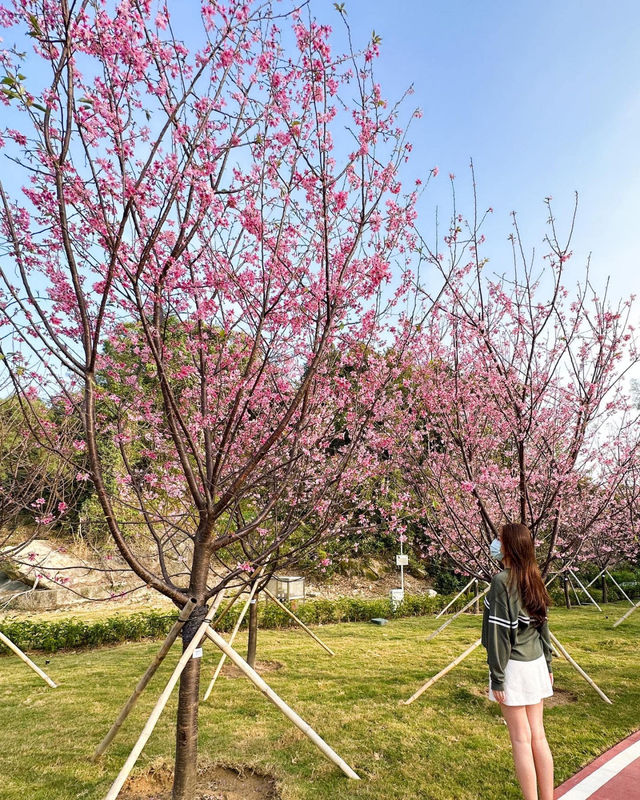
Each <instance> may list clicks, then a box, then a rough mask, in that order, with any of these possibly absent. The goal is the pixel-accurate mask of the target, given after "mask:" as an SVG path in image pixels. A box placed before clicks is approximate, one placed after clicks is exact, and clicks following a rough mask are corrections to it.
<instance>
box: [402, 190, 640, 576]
mask: <svg viewBox="0 0 640 800" xmlns="http://www.w3.org/2000/svg"><path fill="white" fill-rule="evenodd" d="M474 188H475V186H474ZM548 203H549V201H548ZM490 211H491V209H489V211H488V212H487V213H490ZM483 221H484V217H482V216H481V215H479V214H477V213H476V214H475V216H474V217H473V218H472V221H471V222H470V223H467V222H465V220H464V219H463V217H462V215H459V214H457V213H456V214H455V216H454V218H453V220H452V223H451V226H450V229H449V232H448V235H447V236H446V237H445V243H446V245H447V246H448V259H447V258H445V255H444V253H438V252H433V251H431V250H429V251H428V252H429V257H430V259H431V262H432V263H433V264H435V265H436V266H437V265H439V264H441V263H446V262H447V260H448V261H449V263H450V264H451V266H452V271H451V275H450V276H445V279H446V283H447V286H446V290H445V292H444V294H443V296H442V298H441V299H440V301H439V302H438V303H437V306H436V310H435V312H434V314H433V316H432V317H431V321H430V323H429V324H427V325H425V326H424V329H423V331H422V332H421V335H420V338H419V340H418V341H419V344H418V345H417V346H416V347H415V348H414V349H412V351H411V354H410V356H409V360H410V365H411V373H410V375H409V377H408V379H407V380H406V384H405V388H404V391H405V393H406V401H405V407H404V409H403V411H402V412H398V415H397V417H396V421H395V424H396V430H397V431H398V435H397V436H396V437H395V439H394V441H395V447H394V460H395V463H396V464H397V465H401V469H402V474H403V480H404V481H405V482H406V485H407V487H408V488H409V489H410V491H409V492H408V496H407V497H406V498H405V500H406V502H405V503H403V504H400V505H399V507H398V514H397V517H398V519H399V520H400V519H402V518H403V514H404V519H405V522H406V520H407V519H409V520H412V521H413V527H414V529H417V530H419V531H421V533H422V536H421V537H420V535H419V538H420V539H421V548H422V550H423V553H424V554H430V555H442V553H443V552H444V553H446V554H447V556H448V557H449V558H450V559H451V561H452V562H453V564H455V566H456V567H457V568H458V569H459V570H460V571H462V572H464V573H466V574H468V575H470V576H475V577H477V578H482V579H489V578H490V576H491V575H492V574H493V572H494V571H495V562H492V560H491V558H490V555H489V543H490V541H491V540H492V539H493V538H494V537H495V536H496V535H497V533H498V530H499V527H500V525H501V524H502V523H503V522H505V521H514V522H521V523H523V524H525V525H527V526H528V527H529V528H530V530H531V532H532V535H533V537H534V540H535V544H536V547H537V549H538V554H539V560H540V564H541V568H542V571H543V574H545V575H546V574H547V573H548V572H549V570H550V569H551V568H552V567H554V566H555V565H556V559H557V558H558V557H559V556H561V557H562V563H563V564H567V563H573V562H575V560H576V558H578V557H579V554H580V552H581V550H582V548H583V546H584V544H585V543H586V542H587V541H588V540H589V536H590V534H591V532H592V531H595V530H596V529H599V528H600V527H601V526H602V525H603V524H606V520H607V519H609V518H610V517H611V515H612V513H617V512H615V509H616V508H617V505H618V498H619V496H620V493H621V492H622V491H624V487H625V485H626V481H627V478H628V476H629V475H630V474H631V473H632V472H633V471H634V470H635V469H636V467H637V461H638V412H637V409H636V408H634V407H633V404H632V402H631V400H630V397H629V395H628V392H627V391H626V385H625V378H626V376H627V374H628V371H629V370H630V369H631V367H632V366H633V365H634V364H637V362H638V353H637V351H636V348H635V344H634V340H633V328H632V325H631V324H630V312H631V302H630V301H629V302H622V303H620V304H618V305H615V306H612V305H611V303H609V301H608V299H607V297H606V295H605V296H604V297H599V296H598V295H597V294H596V292H595V291H594V289H593V288H592V286H591V284H590V281H589V275H588V269H587V270H586V271H585V273H584V275H583V280H582V283H581V284H580V285H578V287H577V288H576V290H575V291H571V292H570V291H569V290H568V289H566V288H565V286H564V285H563V281H564V279H565V269H566V266H567V261H568V260H569V257H570V255H571V251H570V241H571V235H569V236H568V237H567V240H566V241H565V242H563V243H561V242H560V240H559V235H558V233H557V228H556V221H555V219H554V217H553V215H552V213H551V206H550V203H549V235H548V236H547V239H546V242H547V245H548V252H547V254H546V255H545V259H544V260H545V262H546V265H545V266H544V267H539V266H538V265H537V263H536V261H535V260H534V257H533V256H532V257H528V256H527V255H526V251H525V248H524V245H523V242H522V240H521V236H520V233H519V230H518V225H517V220H516V218H515V215H514V233H513V235H512V237H511V239H512V245H513V267H512V268H511V269H510V270H509V271H507V272H505V273H504V274H502V275H496V274H494V275H491V274H489V267H488V259H487V258H486V257H485V256H484V255H483V254H484V252H485V248H484V237H483V235H482V233H481V226H482V223H483ZM571 228H573V225H572V226H571ZM423 246H424V247H425V248H426V244H424V245H423ZM407 413H409V414H410V415H411V419H412V422H411V423H410V424H408V417H407ZM587 487H594V488H593V491H590V490H588V489H587ZM587 495H588V502H585V498H586V496H587ZM621 535H624V534H621ZM585 552H586V551H585Z"/></svg>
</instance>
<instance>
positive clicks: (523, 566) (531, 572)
mask: <svg viewBox="0 0 640 800" xmlns="http://www.w3.org/2000/svg"><path fill="white" fill-rule="evenodd" d="M500 540H501V542H502V552H503V554H504V556H505V558H506V560H507V562H508V564H509V566H510V567H511V573H510V575H509V584H510V585H511V586H517V587H518V589H519V591H520V598H521V599H522V605H523V606H524V608H525V609H526V611H527V613H528V614H529V616H530V617H531V619H532V621H533V624H534V625H535V626H536V627H540V625H542V623H543V622H544V621H545V619H546V617H547V608H548V607H549V605H550V604H551V598H550V597H549V593H548V592H547V588H546V586H545V585H544V582H543V580H542V575H541V574H540V567H539V566H538V562H537V561H536V553H535V549H534V547H533V536H532V535H531V531H530V530H529V528H527V526H526V525H520V524H519V523H515V522H510V523H508V524H507V525H503V526H502V528H501V529H500Z"/></svg>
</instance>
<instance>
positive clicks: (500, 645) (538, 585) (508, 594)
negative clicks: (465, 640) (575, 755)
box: [482, 523, 553, 800]
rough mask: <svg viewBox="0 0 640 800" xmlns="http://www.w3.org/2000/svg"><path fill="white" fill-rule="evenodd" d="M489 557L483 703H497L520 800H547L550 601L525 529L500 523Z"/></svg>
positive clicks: (549, 777) (549, 795) (550, 762)
mask: <svg viewBox="0 0 640 800" xmlns="http://www.w3.org/2000/svg"><path fill="white" fill-rule="evenodd" d="M491 554H492V555H493V557H494V558H496V559H498V560H499V561H502V563H503V565H504V569H503V570H502V572H499V573H498V574H497V575H494V577H493V579H492V581H491V588H490V589H489V594H488V596H487V597H486V598H485V601H484V606H485V608H484V617H483V619H482V644H483V645H484V646H485V647H486V649H487V661H488V663H489V673H490V685H489V699H490V700H497V702H498V703H500V708H501V709H502V714H503V716H504V718H505V720H506V723H507V727H508V728H509V737H510V739H511V747H512V748H513V760H514V762H515V767H516V775H517V776H518V781H519V782H520V786H521V788H522V794H523V796H524V800H537V798H538V789H537V788H536V784H537V786H538V787H539V789H540V800H553V758H552V756H551V750H550V749H549V745H548V743H547V738H546V736H545V732H544V725H543V722H542V707H543V698H544V697H550V696H551V695H552V694H553V689H552V684H553V674H552V672H551V653H552V650H551V642H550V639H549V628H548V625H547V608H548V607H549V604H550V602H551V599H550V597H549V594H548V593H547V590H546V588H545V585H544V583H543V581H542V576H541V575H540V569H539V568H538V563H537V561H536V557H535V551H534V547H533V538H532V536H531V532H530V531H529V529H528V528H527V527H526V526H525V525H518V524H511V523H510V524H508V525H503V527H502V529H501V531H500V538H499V539H494V541H493V542H492V543H491Z"/></svg>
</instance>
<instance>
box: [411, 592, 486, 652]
mask: <svg viewBox="0 0 640 800" xmlns="http://www.w3.org/2000/svg"><path fill="white" fill-rule="evenodd" d="M490 588H491V587H490V586H487V588H486V589H485V590H484V591H483V592H480V594H479V595H477V597H472V598H471V600H469V602H468V603H467V605H466V606H464V607H463V608H461V609H460V611H457V612H456V613H455V614H454V615H453V616H452V617H449V619H448V620H447V621H446V622H445V623H444V624H443V625H441V626H440V627H439V628H438V630H436V631H434V632H433V633H430V634H429V636H427V641H428V642H430V641H431V639H435V637H436V636H437V635H438V634H439V633H440V631H443V630H444V629H445V628H446V627H447V625H451V623H452V622H453V620H454V619H455V618H456V617H459V616H460V614H462V613H463V612H464V611H466V610H467V609H468V608H471V606H472V605H473V604H474V603H475V602H477V601H478V600H480V598H481V597H484V596H485V594H486V593H487V592H488V591H489V589H490Z"/></svg>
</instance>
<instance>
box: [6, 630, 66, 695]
mask: <svg viewBox="0 0 640 800" xmlns="http://www.w3.org/2000/svg"><path fill="white" fill-rule="evenodd" d="M0 642H2V644H5V645H6V646H7V647H8V648H9V650H13V652H14V653H15V654H16V655H17V656H18V658H19V659H20V660H21V661H24V663H25V664H26V665H27V666H28V667H31V669H32V670H33V671H34V672H35V673H37V674H38V675H39V676H40V677H41V678H42V680H43V681H45V682H46V683H48V684H49V686H50V687H51V688H52V689H57V688H58V684H57V683H54V682H53V681H52V680H51V678H50V677H49V676H48V675H47V673H46V672H43V671H42V670H41V669H40V667H39V666H38V665H37V664H34V663H33V661H32V660H31V659H30V658H29V656H28V655H26V654H25V653H23V652H22V650H21V649H20V648H19V647H18V645H17V644H14V643H13V642H12V641H11V639H9V638H8V637H6V636H5V635H4V633H2V631H0Z"/></svg>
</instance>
